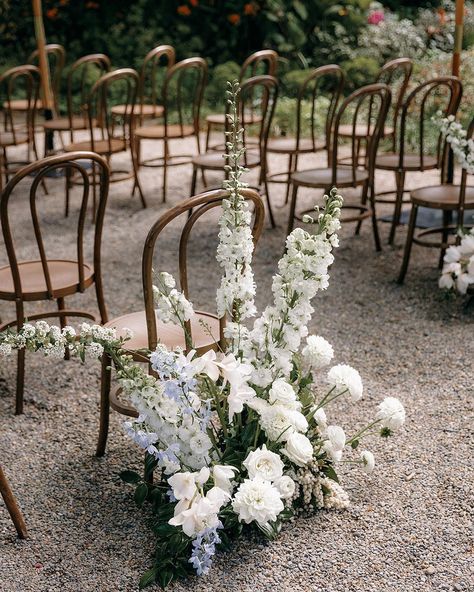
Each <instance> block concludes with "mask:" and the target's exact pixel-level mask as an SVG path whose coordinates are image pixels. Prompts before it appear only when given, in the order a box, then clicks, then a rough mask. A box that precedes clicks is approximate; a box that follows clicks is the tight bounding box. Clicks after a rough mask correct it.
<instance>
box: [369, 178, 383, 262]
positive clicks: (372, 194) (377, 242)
mask: <svg viewBox="0 0 474 592" xmlns="http://www.w3.org/2000/svg"><path fill="white" fill-rule="evenodd" d="M370 208H371V210H372V216H371V218H372V231H373V233H374V242H375V250H376V251H381V250H382V244H381V242H380V235H379V227H378V224H377V213H376V211H375V188H374V186H373V185H371V186H370Z"/></svg>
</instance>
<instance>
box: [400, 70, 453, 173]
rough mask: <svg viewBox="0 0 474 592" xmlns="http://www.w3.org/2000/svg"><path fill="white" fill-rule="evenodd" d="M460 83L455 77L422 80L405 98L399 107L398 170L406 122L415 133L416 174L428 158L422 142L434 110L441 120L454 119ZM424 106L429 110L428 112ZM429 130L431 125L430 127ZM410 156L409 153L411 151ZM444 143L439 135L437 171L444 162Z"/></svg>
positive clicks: (405, 149) (439, 134)
mask: <svg viewBox="0 0 474 592" xmlns="http://www.w3.org/2000/svg"><path fill="white" fill-rule="evenodd" d="M462 91H463V88H462V83H461V81H460V80H459V78H456V77H455V76H440V77H439V78H433V79H431V80H426V81H425V82H423V83H422V84H420V85H418V86H417V87H416V88H415V89H414V90H412V91H411V93H410V94H409V95H408V96H407V98H406V100H405V102H404V103H403V106H402V110H401V117H400V139H399V142H400V144H399V167H400V168H401V169H402V168H403V167H404V157H405V153H408V152H410V150H407V148H408V146H407V127H408V125H409V124H410V122H414V126H416V128H417V129H418V151H417V156H418V157H419V159H420V163H421V166H420V170H423V169H424V162H425V157H426V156H427V154H429V151H428V146H427V144H428V142H427V141H426V127H427V126H426V124H427V123H428V124H430V120H431V116H432V115H433V111H434V109H436V111H441V113H442V116H443V117H448V116H449V115H456V113H457V110H458V108H459V103H460V102H461V98H462ZM428 106H429V107H431V109H428ZM432 125H433V126H434V125H435V124H432ZM411 152H412V153H413V151H411ZM445 155H446V142H443V137H442V133H441V131H440V132H439V133H438V140H437V142H436V159H437V166H438V167H441V166H442V165H443V164H444V162H445Z"/></svg>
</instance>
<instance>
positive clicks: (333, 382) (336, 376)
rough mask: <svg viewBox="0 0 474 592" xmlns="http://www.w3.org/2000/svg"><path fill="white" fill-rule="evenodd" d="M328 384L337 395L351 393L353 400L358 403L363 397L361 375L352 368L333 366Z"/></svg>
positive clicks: (344, 365)
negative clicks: (345, 392)
mask: <svg viewBox="0 0 474 592" xmlns="http://www.w3.org/2000/svg"><path fill="white" fill-rule="evenodd" d="M327 380H328V383H329V386H330V387H331V388H334V390H335V393H336V394H337V393H342V392H344V391H349V394H350V396H351V399H352V400H353V401H358V400H359V399H360V398H361V397H362V392H363V386H362V379H361V377H360V374H359V373H358V372H357V370H355V369H354V368H351V366H347V365H346V364H338V365H337V366H333V367H332V368H331V369H330V370H329V372H328V378H327Z"/></svg>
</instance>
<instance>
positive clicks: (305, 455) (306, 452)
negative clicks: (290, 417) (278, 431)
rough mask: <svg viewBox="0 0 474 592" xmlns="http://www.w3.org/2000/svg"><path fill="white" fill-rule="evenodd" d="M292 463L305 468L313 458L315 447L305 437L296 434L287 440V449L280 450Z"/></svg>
mask: <svg viewBox="0 0 474 592" xmlns="http://www.w3.org/2000/svg"><path fill="white" fill-rule="evenodd" d="M280 452H281V453H282V454H284V455H285V456H287V457H288V458H289V459H290V460H291V462H293V463H295V464H296V465H298V466H299V467H304V466H305V465H307V464H308V463H309V461H310V460H311V459H312V458H313V445H312V444H311V441H310V440H309V439H308V438H307V437H306V436H305V435H304V434H298V433H297V432H294V433H293V434H290V435H289V436H288V438H287V440H286V443H285V447H284V448H282V449H281V450H280Z"/></svg>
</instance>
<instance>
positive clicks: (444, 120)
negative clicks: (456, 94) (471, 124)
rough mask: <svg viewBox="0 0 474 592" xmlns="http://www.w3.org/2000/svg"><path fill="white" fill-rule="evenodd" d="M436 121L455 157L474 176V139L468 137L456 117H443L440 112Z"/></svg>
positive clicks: (436, 116)
mask: <svg viewBox="0 0 474 592" xmlns="http://www.w3.org/2000/svg"><path fill="white" fill-rule="evenodd" d="M433 119H434V121H435V122H436V123H437V124H438V126H439V127H440V129H441V133H442V134H443V137H444V138H445V139H446V141H447V142H448V143H449V145H450V146H451V150H452V151H453V153H454V156H455V157H456V159H457V160H458V162H459V164H460V165H461V167H462V168H463V169H466V171H467V172H468V174H470V175H473V174H474V138H468V137H467V131H466V130H465V129H464V127H463V126H462V124H460V123H459V122H458V121H456V118H455V117H454V115H449V116H448V117H442V114H441V112H440V111H438V113H437V114H436V115H435V116H434V118H433Z"/></svg>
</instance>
